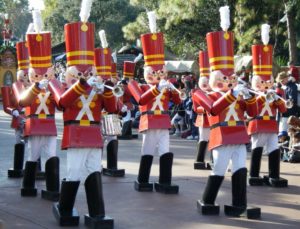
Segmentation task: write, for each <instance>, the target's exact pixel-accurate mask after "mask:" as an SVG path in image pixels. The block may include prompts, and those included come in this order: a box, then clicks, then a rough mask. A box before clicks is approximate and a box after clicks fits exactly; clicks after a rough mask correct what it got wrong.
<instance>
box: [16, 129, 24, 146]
mask: <svg viewBox="0 0 300 229" xmlns="http://www.w3.org/2000/svg"><path fill="white" fill-rule="evenodd" d="M15 136H16V144H18V143H21V142H22V139H23V130H22V129H15Z"/></svg>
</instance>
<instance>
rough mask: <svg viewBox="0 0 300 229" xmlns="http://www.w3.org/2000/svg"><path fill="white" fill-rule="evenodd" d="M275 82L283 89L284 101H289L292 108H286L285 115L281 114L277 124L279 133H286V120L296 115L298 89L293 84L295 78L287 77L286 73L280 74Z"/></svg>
mask: <svg viewBox="0 0 300 229" xmlns="http://www.w3.org/2000/svg"><path fill="white" fill-rule="evenodd" d="M276 81H277V82H278V83H280V84H281V85H282V88H283V89H284V94H285V99H286V100H291V101H292V103H293V106H292V107H291V108H288V109H287V111H286V112H285V113H283V114H282V118H281V120H280V124H279V132H280V131H287V130H288V124H287V119H288V117H290V116H291V115H294V116H297V113H298V107H297V102H298V88H297V85H296V83H295V78H294V77H292V76H289V75H288V74H287V73H286V72H280V73H279V74H278V76H277V78H276Z"/></svg>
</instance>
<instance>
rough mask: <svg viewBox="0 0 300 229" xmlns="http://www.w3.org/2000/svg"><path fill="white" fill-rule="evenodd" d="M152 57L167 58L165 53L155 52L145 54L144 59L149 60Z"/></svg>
mask: <svg viewBox="0 0 300 229" xmlns="http://www.w3.org/2000/svg"><path fill="white" fill-rule="evenodd" d="M152 58H165V55H164V54H153V55H145V56H144V60H149V59H152Z"/></svg>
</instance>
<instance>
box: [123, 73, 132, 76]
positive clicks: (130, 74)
mask: <svg viewBox="0 0 300 229" xmlns="http://www.w3.org/2000/svg"><path fill="white" fill-rule="evenodd" d="M123 75H128V76H133V75H134V73H132V72H123Z"/></svg>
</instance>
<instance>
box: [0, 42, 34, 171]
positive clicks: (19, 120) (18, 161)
mask: <svg viewBox="0 0 300 229" xmlns="http://www.w3.org/2000/svg"><path fill="white" fill-rule="evenodd" d="M16 50H17V58H18V71H17V82H19V83H20V84H23V86H24V88H25V87H27V86H28V85H30V82H29V78H28V67H29V57H28V48H27V44H26V42H24V41H23V42H18V43H17V44H16ZM1 93H2V98H3V110H4V111H5V113H7V114H9V115H11V116H12V121H11V128H13V129H15V137H16V144H15V147H14V148H15V151H14V167H13V168H11V169H9V170H8V177H22V176H23V162H24V149H25V144H24V142H23V141H22V138H23V130H24V123H23V122H24V118H25V117H24V111H23V109H22V107H20V106H19V105H18V103H17V100H16V96H15V94H14V93H13V90H12V88H11V87H9V86H3V87H1Z"/></svg>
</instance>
